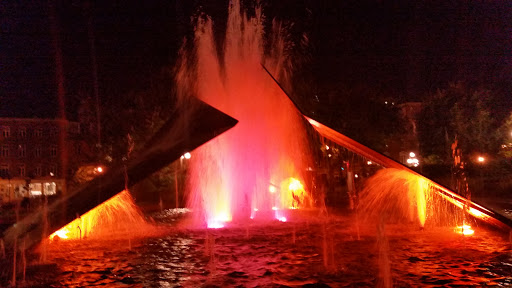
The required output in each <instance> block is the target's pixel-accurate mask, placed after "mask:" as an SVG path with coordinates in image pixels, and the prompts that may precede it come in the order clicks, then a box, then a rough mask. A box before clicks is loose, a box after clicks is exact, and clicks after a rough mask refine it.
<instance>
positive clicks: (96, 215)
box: [49, 191, 150, 240]
mask: <svg viewBox="0 0 512 288" xmlns="http://www.w3.org/2000/svg"><path fill="white" fill-rule="evenodd" d="M149 229H150V225H149V224H147V223H146V221H145V219H144V216H143V214H142V212H141V211H140V210H139V208H138V207H137V205H135V203H134V201H133V198H132V196H131V195H130V192H128V191H123V192H121V193H119V194H117V195H115V196H114V197H112V198H110V199H108V200H107V201H105V202H103V203H102V204H100V205H98V206H97V207H95V208H94V209H92V210H90V211H89V212H87V213H85V214H84V215H82V216H81V217H80V218H77V219H75V220H74V221H72V222H70V223H68V224H67V225H66V226H64V227H62V228H61V229H59V230H58V231H56V232H55V233H53V234H51V235H50V236H49V239H50V240H56V239H67V240H77V239H85V238H102V239H112V238H116V236H118V235H119V236H121V237H126V235H142V234H141V233H145V232H147V231H148V230H149Z"/></svg>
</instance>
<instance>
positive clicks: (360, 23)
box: [0, 0, 512, 117]
mask: <svg viewBox="0 0 512 288" xmlns="http://www.w3.org/2000/svg"><path fill="white" fill-rule="evenodd" d="M35 2H40V3H35ZM57 2H58V4H57V7H58V9H57V12H58V17H59V22H60V29H61V41H62V50H63V54H64V72H65V78H66V82H65V85H66V90H67V95H66V97H67V98H66V101H67V104H68V108H69V110H70V111H74V110H75V108H76V104H77V103H78V100H77V99H78V95H81V94H80V93H82V94H83V93H90V92H91V91H92V88H91V83H92V81H91V79H92V77H91V65H90V55H89V46H88V38H87V17H86V16H85V15H86V14H84V5H83V3H84V2H85V1H83V0H74V1H57ZM267 2H272V3H271V4H268V3H267V4H263V6H264V13H265V14H266V15H267V17H268V18H269V19H270V18H273V17H277V18H278V19H282V20H285V21H291V22H294V23H295V25H294V26H293V28H292V34H293V33H296V34H301V33H302V32H306V33H307V34H308V35H309V39H310V43H309V48H308V50H307V51H308V52H307V56H308V57H306V58H308V59H311V60H310V62H309V63H307V65H305V66H303V68H302V69H305V70H306V72H308V73H309V74H310V75H311V77H313V78H314V79H312V81H316V82H320V83H323V82H324V81H326V82H335V81H338V82H343V83H345V84H346V85H348V86H350V85H358V84H364V85H368V86H371V88H374V89H383V90H386V91H388V92H389V93H391V94H393V95H396V96H397V97H398V96H400V97H402V98H403V99H406V100H421V97H422V95H424V94H425V93H426V92H428V91H433V90H436V89H438V88H442V87H444V86H445V85H446V84H447V83H448V82H450V81H468V82H470V83H473V84H476V85H485V86H488V87H491V88H497V89H502V90H507V89H510V88H512V85H511V83H512V80H511V79H512V1H376V0H374V1H369V0H368V1H334V0H332V1H314V0H309V1H308V0H306V1H297V0H295V1H292V0H284V1H267ZM274 2H275V3H274ZM227 3H228V1H214V0H203V1H198V0H194V1H188V0H174V1H168V0H167V1H166V0H162V1H121V0H118V1H93V4H92V7H93V8H92V15H93V23H94V30H95V34H96V48H97V59H98V76H99V87H100V95H102V96H101V97H102V98H103V99H108V98H109V97H110V99H112V98H114V99H115V97H116V95H120V94H121V93H127V92H129V91H133V90H137V89H142V88H143V87H144V86H145V85H147V83H148V81H149V80H148V79H149V78H150V77H151V74H152V73H156V72H157V71H159V70H160V69H161V68H162V67H164V66H169V65H172V63H173V62H174V60H175V58H176V55H177V50H178V49H179V47H180V45H181V42H182V39H183V37H184V36H185V35H186V34H187V33H190V31H191V29H192V26H191V21H190V17H191V16H192V15H194V14H195V13H197V11H198V9H202V11H205V12H206V13H207V14H209V15H212V17H213V19H214V21H215V23H216V24H217V27H222V22H223V21H225V18H226V14H227V8H226V7H227ZM199 7H201V8H199ZM0 9H1V10H0V11H1V15H2V16H1V17H2V18H1V20H0V29H1V35H0V37H1V38H0V116H17V117H31V116H38V117H54V116H56V115H57V111H56V107H57V105H56V102H57V100H56V98H57V96H56V88H55V86H56V85H55V68H54V52H53V46H52V38H51V31H50V21H49V18H48V10H49V9H48V6H47V1H16V0H4V1H1V2H0ZM308 73H305V74H308ZM507 91H510V90H507ZM508 95H510V93H509V94H508ZM508 100H510V99H508ZM508 100H505V101H508ZM510 102H512V100H510Z"/></svg>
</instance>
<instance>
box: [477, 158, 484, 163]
mask: <svg viewBox="0 0 512 288" xmlns="http://www.w3.org/2000/svg"><path fill="white" fill-rule="evenodd" d="M477 161H478V163H484V162H485V158H484V157H483V156H478V158H477Z"/></svg>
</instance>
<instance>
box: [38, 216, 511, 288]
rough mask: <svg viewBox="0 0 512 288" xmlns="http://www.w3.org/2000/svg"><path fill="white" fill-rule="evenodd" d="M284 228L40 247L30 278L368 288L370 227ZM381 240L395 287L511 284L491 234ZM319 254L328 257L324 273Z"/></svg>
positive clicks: (412, 229)
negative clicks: (43, 262)
mask: <svg viewBox="0 0 512 288" xmlns="http://www.w3.org/2000/svg"><path fill="white" fill-rule="evenodd" d="M156 218H157V219H161V218H162V217H159V218H158V217H156ZM290 220H291V221H289V222H286V223H282V222H272V223H266V224H262V223H260V224H256V223H252V224H251V225H249V227H248V231H247V226H245V225H244V226H243V227H242V226H240V227H231V228H225V229H219V230H210V231H208V233H205V231H204V230H188V229H185V228H180V227H179V225H176V224H173V225H172V226H170V225H167V224H166V225H165V226H162V234H161V236H158V237H152V238H146V239H138V240H132V241H131V250H129V243H128V240H126V241H124V240H112V241H92V240H84V241H61V242H59V243H53V244H52V245H51V247H50V248H49V249H50V251H49V256H50V257H51V259H49V260H50V261H52V262H53V263H55V265H56V269H50V271H38V270H37V269H36V271H33V272H32V275H31V277H32V281H33V283H34V285H35V284H39V285H41V286H44V287H48V286H53V287H61V286H66V287H78V286H81V287H83V286H87V287H90V286H104V287H119V286H126V287H302V286H305V287H308V286H309V287H329V286H330V287H375V285H376V284H377V283H378V277H379V245H378V236H377V235H378V233H377V227H360V228H361V229H360V232H361V240H359V241H358V240H357V236H356V233H355V229H353V227H352V226H351V225H350V224H349V223H352V219H350V218H348V217H341V216H335V217H332V216H331V218H329V219H317V218H315V219H314V220H312V218H309V220H307V221H306V220H305V219H302V220H300V219H295V220H294V219H290ZM324 225H325V227H326V229H325V231H327V232H324V231H323V226H324ZM247 233H248V236H249V237H247ZM325 233H327V235H325ZM384 233H386V237H387V240H388V245H389V248H387V249H388V257H389V261H390V270H391V281H392V283H393V285H394V286H396V287H419V286H420V287H461V286H462V287H465V286H468V285H474V286H481V285H502V286H508V285H512V254H511V250H510V246H509V243H508V242H507V240H506V239H502V238H501V237H500V236H499V235H496V234H494V232H489V231H486V230H483V228H478V227H476V228H475V234H474V235H473V236H466V237H464V236H462V235H460V234H457V233H455V232H454V229H453V227H446V228H428V229H425V230H423V231H420V230H419V229H418V227H417V226H406V225H399V226H393V225H388V226H386V229H385V231H384ZM208 235H209V236H208ZM211 237H212V238H213V241H211ZM324 238H326V239H328V241H329V242H331V244H330V246H329V249H323V245H322V243H323V239H324ZM206 239H210V240H206ZM209 241H210V242H211V243H213V244H212V245H213V246H214V247H209V246H210V245H208V243H209ZM294 243H295V244H294ZM207 249H211V252H213V253H211V252H208V253H206V252H205V251H206V250H207ZM323 253H330V254H332V255H329V257H328V259H331V260H330V263H329V266H328V267H327V268H325V266H324V263H323V262H324V260H323V259H324V257H323V256H324V255H323ZM211 255H213V259H212V258H211ZM331 262H332V263H331ZM43 274H44V276H42V275H43ZM34 279H37V280H34ZM314 285H316V286H314Z"/></svg>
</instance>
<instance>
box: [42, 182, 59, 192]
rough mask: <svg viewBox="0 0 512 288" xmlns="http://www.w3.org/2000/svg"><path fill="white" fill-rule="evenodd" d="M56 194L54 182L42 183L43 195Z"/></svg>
mask: <svg viewBox="0 0 512 288" xmlns="http://www.w3.org/2000/svg"><path fill="white" fill-rule="evenodd" d="M56 193H57V185H56V184H55V182H50V183H44V194H45V195H55V194H56Z"/></svg>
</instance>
